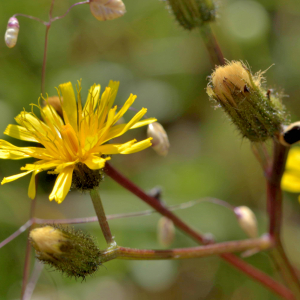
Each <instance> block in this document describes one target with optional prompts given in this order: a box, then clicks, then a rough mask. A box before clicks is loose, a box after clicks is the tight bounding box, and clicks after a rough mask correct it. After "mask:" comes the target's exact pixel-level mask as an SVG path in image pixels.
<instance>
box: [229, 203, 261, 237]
mask: <svg viewBox="0 0 300 300" xmlns="http://www.w3.org/2000/svg"><path fill="white" fill-rule="evenodd" d="M234 213H235V215H236V217H237V219H238V223H239V225H240V227H241V228H242V229H243V231H244V232H245V233H246V234H247V235H248V236H249V237H250V238H256V237H257V220H256V217H255V215H254V213H253V211H252V210H251V209H250V208H249V207H247V206H238V207H236V208H235V209H234Z"/></svg>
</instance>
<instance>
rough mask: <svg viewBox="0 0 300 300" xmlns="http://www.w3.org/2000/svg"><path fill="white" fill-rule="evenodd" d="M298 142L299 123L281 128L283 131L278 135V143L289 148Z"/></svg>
mask: <svg viewBox="0 0 300 300" xmlns="http://www.w3.org/2000/svg"><path fill="white" fill-rule="evenodd" d="M299 141H300V122H299V121H298V122H295V123H292V124H290V125H289V126H283V131H282V132H281V133H280V135H279V142H280V143H281V144H282V145H284V146H286V147H289V146H291V145H293V144H295V143H297V142H299Z"/></svg>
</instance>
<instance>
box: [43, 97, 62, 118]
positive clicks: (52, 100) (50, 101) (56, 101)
mask: <svg viewBox="0 0 300 300" xmlns="http://www.w3.org/2000/svg"><path fill="white" fill-rule="evenodd" d="M62 101H63V98H62V97H60V98H59V97H58V96H53V97H48V98H47V101H46V100H44V101H43V106H46V105H51V106H52V107H53V108H54V110H55V111H56V112H57V113H58V114H59V115H60V116H61V117H63V110H62V107H61V105H62Z"/></svg>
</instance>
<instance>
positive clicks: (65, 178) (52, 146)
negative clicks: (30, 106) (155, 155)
mask: <svg viewBox="0 0 300 300" xmlns="http://www.w3.org/2000/svg"><path fill="white" fill-rule="evenodd" d="M118 87H119V82H114V81H110V83H109V86H108V87H107V88H106V89H105V91H104V92H103V93H102V95H101V98H100V85H95V84H94V85H93V86H92V87H91V88H90V90H89V93H88V97H87V101H86V104H85V106H84V107H82V104H81V96H80V90H81V86H80V82H79V86H78V89H77V98H78V102H77V103H76V98H75V93H74V89H73V87H72V84H71V83H70V82H68V83H64V84H61V85H60V86H59V90H58V91H59V96H60V97H61V96H62V98H63V101H61V105H62V111H63V119H62V118H61V117H60V116H59V115H58V113H57V112H56V111H55V110H54V108H53V107H52V106H51V105H49V104H47V105H46V106H45V107H41V105H40V104H39V105H38V106H37V107H38V108H39V110H40V112H41V116H42V118H43V121H42V120H40V119H39V118H38V117H37V116H36V115H35V114H34V113H33V111H32V112H26V111H23V112H21V113H20V114H19V115H18V116H17V117H16V118H15V120H16V122H17V123H18V124H19V125H8V127H7V128H6V130H5V132H4V133H5V134H7V135H9V136H11V137H13V138H17V139H19V140H23V141H29V142H35V143H39V144H42V145H43V146H44V147H41V148H40V147H17V146H14V145H12V144H10V143H8V142H7V141H5V140H0V158H2V159H23V158H29V157H34V158H36V159H38V161H36V162H34V163H33V164H27V165H26V166H25V167H22V168H21V170H24V171H26V172H23V173H21V174H17V175H14V176H10V177H6V178H4V179H3V181H2V183H1V184H4V183H7V182H11V181H13V180H16V179H18V178H20V177H23V176H25V175H27V174H30V173H31V174H32V176H31V180H30V184H29V189H28V196H29V197H30V198H32V199H33V198H34V197H35V193H36V188H35V176H36V175H37V174H38V173H39V172H42V171H45V170H48V173H52V174H58V176H57V179H56V182H55V185H54V188H53V190H52V192H51V194H50V196H49V199H50V200H53V199H54V200H55V201H57V202H58V203H61V202H62V201H63V200H64V199H65V197H66V195H67V194H68V192H69V190H70V187H71V184H72V176H73V171H77V172H78V173H79V174H83V173H85V172H84V170H89V171H90V172H95V171H93V170H99V169H102V168H103V167H104V166H105V162H106V161H107V160H109V159H110V157H109V156H107V155H111V154H130V153H134V152H138V151H141V150H143V149H145V148H147V147H149V146H151V138H148V139H145V140H143V141H141V142H138V143H137V142H136V140H131V141H129V142H127V143H124V144H113V143H112V144H105V143H106V142H108V141H109V140H111V139H113V138H116V137H118V136H120V135H123V134H124V133H125V132H126V131H128V130H129V129H134V128H138V127H141V126H144V125H148V124H150V123H152V122H155V121H156V119H154V118H150V119H145V120H142V121H140V120H141V118H142V117H143V116H144V115H145V113H146V112H147V109H145V108H142V109H141V110H140V111H139V112H138V113H136V115H135V116H134V117H133V118H132V119H131V120H130V121H129V122H128V123H127V124H126V123H125V124H119V125H115V124H116V122H117V121H118V120H119V119H120V118H121V117H122V116H123V115H124V113H125V112H126V111H127V110H128V109H129V107H130V106H131V105H132V103H133V102H134V100H135V99H136V96H135V95H132V94H131V95H130V96H129V98H128V100H127V101H126V103H125V104H124V105H123V107H122V108H121V109H120V110H119V111H118V112H117V113H116V110H117V106H114V107H112V106H113V103H114V100H115V97H116V94H117V91H118ZM60 94H61V95H60ZM46 101H47V100H46ZM82 171H83V172H82Z"/></svg>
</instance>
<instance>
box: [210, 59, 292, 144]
mask: <svg viewBox="0 0 300 300" xmlns="http://www.w3.org/2000/svg"><path fill="white" fill-rule="evenodd" d="M263 73H264V72H258V73H256V74H255V75H252V74H251V72H250V70H249V68H248V67H247V66H246V65H245V64H243V63H242V62H239V61H232V62H227V64H226V65H225V66H218V67H217V68H216V69H215V71H214V72H213V74H212V75H211V79H210V82H209V84H208V87H207V90H206V91H207V94H208V95H209V96H210V98H211V99H212V100H215V101H217V102H218V103H219V105H220V106H222V107H223V108H224V110H225V111H226V113H228V114H229V116H230V118H231V120H232V122H233V123H234V124H235V125H236V126H237V127H238V129H239V130H240V131H241V133H242V135H243V136H244V137H247V138H248V139H249V140H250V141H252V142H261V141H265V140H266V139H267V138H269V137H274V136H275V135H277V134H278V133H279V132H281V130H282V124H283V123H286V122H287V116H286V114H285V111H284V106H283V105H282V103H281V99H279V97H277V96H275V95H272V94H271V93H269V92H267V91H265V90H264V89H263V88H262V87H261V82H262V80H263V77H262V75H263Z"/></svg>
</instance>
